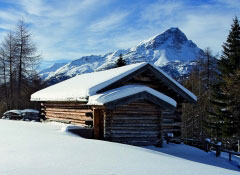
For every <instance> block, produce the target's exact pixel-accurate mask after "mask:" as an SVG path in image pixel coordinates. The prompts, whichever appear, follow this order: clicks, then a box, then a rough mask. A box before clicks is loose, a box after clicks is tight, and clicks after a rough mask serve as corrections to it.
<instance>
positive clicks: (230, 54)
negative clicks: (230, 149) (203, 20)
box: [209, 17, 240, 141]
mask: <svg viewBox="0 0 240 175" xmlns="http://www.w3.org/2000/svg"><path fill="white" fill-rule="evenodd" d="M239 68H240V26H239V21H238V18H237V17H235V18H234V20H233V24H232V25H231V30H230V32H229V35H228V37H227V40H226V42H225V43H224V44H223V52H222V56H221V59H220V60H219V62H218V69H219V71H220V72H219V75H218V77H217V83H215V84H214V85H213V86H212V101H211V102H212V107H213V108H212V110H211V111H209V126H210V127H209V128H210V129H211V130H212V134H213V136H214V137H215V138H217V139H218V140H222V139H227V140H228V141H233V138H234V137H236V136H237V135H238V136H237V137H238V139H240V131H239V130H240V127H239V122H240V120H239V112H237V111H238V110H237V109H238V108H239V107H240V105H239V103H238V101H237V99H236V98H234V94H235V93H236V92H235V91H233V89H232V88H233V87H231V86H230V85H233V84H237V81H238V70H239ZM237 89H239V87H238V88H237ZM238 91H239V90H238Z"/></svg>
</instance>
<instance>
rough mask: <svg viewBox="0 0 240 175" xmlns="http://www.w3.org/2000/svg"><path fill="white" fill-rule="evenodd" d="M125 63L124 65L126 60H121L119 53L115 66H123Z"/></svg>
mask: <svg viewBox="0 0 240 175" xmlns="http://www.w3.org/2000/svg"><path fill="white" fill-rule="evenodd" d="M125 65H126V62H125V60H123V58H122V54H120V55H119V58H118V60H117V62H116V66H117V67H121V66H125Z"/></svg>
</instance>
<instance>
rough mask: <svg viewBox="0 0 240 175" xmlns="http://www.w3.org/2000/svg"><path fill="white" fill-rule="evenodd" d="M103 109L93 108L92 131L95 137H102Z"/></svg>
mask: <svg viewBox="0 0 240 175" xmlns="http://www.w3.org/2000/svg"><path fill="white" fill-rule="evenodd" d="M103 127H104V126H103V110H102V109H93V131H94V138H95V139H103Z"/></svg>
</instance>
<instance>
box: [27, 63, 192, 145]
mask: <svg viewBox="0 0 240 175" xmlns="http://www.w3.org/2000/svg"><path fill="white" fill-rule="evenodd" d="M31 100H32V101H39V102H41V105H42V113H43V114H44V115H45V117H46V118H48V119H52V120H58V121H65V122H69V123H73V124H81V125H89V124H90V125H92V126H93V130H94V137H95V138H96V139H104V140H109V141H114V142H120V143H127V144H132V145H161V143H162V138H163V133H164V132H173V133H174V132H175V135H176V133H177V134H179V136H180V134H181V133H180V122H181V104H182V103H195V102H196V100H197V99H196V97H195V96H194V95H193V94H192V93H191V92H190V91H188V90H187V89H186V88H184V87H183V86H182V85H180V84H179V83H178V82H176V81H175V80H173V79H172V78H171V77H169V76H168V75H167V74H166V73H164V72H163V71H162V70H160V69H159V68H157V67H156V66H154V65H153V64H149V63H145V62H143V63H136V64H131V65H127V66H123V67H120V68H114V69H110V70H105V71H100V72H93V73H87V74H82V75H78V76H76V77H73V78H71V79H68V80H66V81H63V82H61V83H58V84H56V85H53V86H50V87H48V88H45V89H43V90H40V91H38V92H36V93H34V94H32V96H31ZM176 126H177V127H176ZM178 132H179V133H178Z"/></svg>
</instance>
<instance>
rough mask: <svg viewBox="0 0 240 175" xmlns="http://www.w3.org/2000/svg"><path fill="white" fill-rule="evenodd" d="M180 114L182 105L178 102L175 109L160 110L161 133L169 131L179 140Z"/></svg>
mask: <svg viewBox="0 0 240 175" xmlns="http://www.w3.org/2000/svg"><path fill="white" fill-rule="evenodd" d="M181 116H182V105H181V104H178V105H177V109H176V111H163V112H162V130H163V133H168V132H171V133H173V134H174V139H175V140H176V141H180V139H181Z"/></svg>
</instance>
